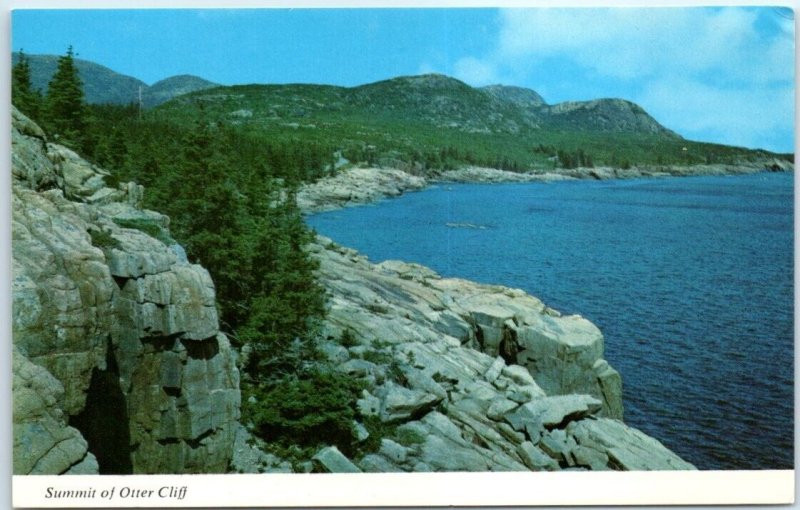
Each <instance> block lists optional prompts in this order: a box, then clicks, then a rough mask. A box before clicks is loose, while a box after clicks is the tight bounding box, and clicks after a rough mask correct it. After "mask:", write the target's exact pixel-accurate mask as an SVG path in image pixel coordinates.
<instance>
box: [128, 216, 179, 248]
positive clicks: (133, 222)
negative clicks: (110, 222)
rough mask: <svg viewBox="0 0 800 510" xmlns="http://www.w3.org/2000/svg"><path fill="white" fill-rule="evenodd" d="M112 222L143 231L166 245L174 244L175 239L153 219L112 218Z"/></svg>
mask: <svg viewBox="0 0 800 510" xmlns="http://www.w3.org/2000/svg"><path fill="white" fill-rule="evenodd" d="M114 223H116V224H117V225H119V226H120V227H122V228H132V229H135V230H138V231H140V232H144V233H145V234H147V235H149V236H150V237H153V238H155V239H158V240H159V241H161V242H162V243H164V244H166V245H170V244H175V240H174V239H173V238H172V237H171V236H170V235H169V234H168V233H167V232H166V231H165V230H164V229H163V228H162V227H161V226H160V225H158V224H157V223H155V222H154V221H151V220H145V219H139V218H114Z"/></svg>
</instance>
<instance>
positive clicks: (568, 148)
mask: <svg viewBox="0 0 800 510" xmlns="http://www.w3.org/2000/svg"><path fill="white" fill-rule="evenodd" d="M149 115H150V118H152V119H158V120H159V121H161V122H171V123H177V124H185V125H189V124H190V123H196V122H198V121H200V120H205V121H207V122H212V123H215V124H216V125H229V126H233V127H235V128H236V129H239V130H243V132H247V133H248V136H250V137H255V138H263V139H264V140H270V141H272V142H276V141H286V142H289V143H308V144H315V145H318V146H323V147H326V148H328V149H330V150H331V151H332V152H338V153H341V154H343V155H344V157H345V158H346V159H348V160H350V161H352V162H366V163H369V164H383V165H387V166H398V167H401V168H405V169H407V170H411V171H418V172H422V173H425V172H428V171H431V170H436V169H449V168H457V167H459V166H463V165H482V166H492V167H499V168H505V169H509V170H515V171H536V170H547V169H551V168H553V167H556V166H574V165H582V166H591V165H608V166H623V167H624V166H627V165H630V164H697V163H735V162H738V161H746V160H755V159H760V158H763V157H764V156H765V155H766V154H767V153H765V152H764V151H756V150H750V149H744V148H737V147H729V146H724V145H718V144H709V143H699V142H692V141H689V140H685V139H683V138H682V137H681V136H679V135H678V134H676V133H674V132H673V131H671V130H669V129H668V128H666V127H664V126H662V125H661V124H659V123H658V122H657V121H656V120H655V119H654V118H653V117H651V116H650V115H649V114H647V112H646V111H645V110H644V109H642V108H641V107H640V106H638V105H636V104H634V103H632V102H630V101H625V100H622V99H597V100H592V101H584V102H568V103H560V104H555V105H548V104H547V103H546V102H545V101H544V99H543V98H542V97H541V96H539V94H537V93H536V92H534V91H532V90H528V89H522V88H518V87H504V86H491V87H484V88H473V87H470V86H469V85H467V84H465V83H463V82H461V81H459V80H456V79H454V78H449V77H446V76H442V75H436V74H431V75H422V76H405V77H399V78H393V79H390V80H384V81H380V82H376V83H370V84H366V85H362V86H358V87H352V88H345V87H336V86H329V85H301V84H292V85H243V86H231V87H215V88H211V89H206V90H203V91H198V92H193V93H190V94H187V95H184V96H180V97H178V98H176V99H174V100H172V101H170V102H167V103H165V104H163V105H161V106H159V107H157V108H155V109H153V111H151V112H149Z"/></svg>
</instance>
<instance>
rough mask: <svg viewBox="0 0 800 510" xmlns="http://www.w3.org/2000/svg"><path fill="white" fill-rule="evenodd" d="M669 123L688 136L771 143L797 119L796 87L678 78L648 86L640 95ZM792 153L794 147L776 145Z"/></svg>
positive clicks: (749, 144)
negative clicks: (720, 85)
mask: <svg viewBox="0 0 800 510" xmlns="http://www.w3.org/2000/svg"><path fill="white" fill-rule="evenodd" d="M638 100H639V103H640V104H641V105H642V106H644V107H645V109H647V110H648V111H649V112H650V113H651V114H652V115H654V116H655V117H656V118H657V119H659V120H660V121H661V122H662V123H664V124H666V125H668V126H674V125H680V126H681V131H682V132H683V134H684V135H685V136H687V137H688V138H702V139H704V140H705V141H714V140H715V138H716V139H721V140H725V143H728V144H731V145H739V146H746V147H769V146H770V145H772V144H774V143H775V137H776V134H777V135H783V136H786V135H787V134H788V132H787V131H788V130H789V129H790V128H791V123H787V122H786V119H787V117H790V118H791V117H793V112H794V89H793V87H791V86H788V87H777V88H770V89H766V88H763V89H758V90H751V89H722V88H718V87H710V86H708V85H704V84H702V83H699V82H697V81H691V80H685V79H681V78H676V79H673V80H661V81H658V82H654V83H651V84H649V85H648V86H647V87H646V89H645V91H644V93H643V94H642V95H641V96H640V98H639V99H638ZM776 149H777V150H781V151H789V150H791V149H790V148H789V147H785V146H782V147H776Z"/></svg>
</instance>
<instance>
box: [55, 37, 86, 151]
mask: <svg viewBox="0 0 800 510" xmlns="http://www.w3.org/2000/svg"><path fill="white" fill-rule="evenodd" d="M46 121H47V124H48V127H49V128H50V130H51V132H52V133H54V134H57V135H59V136H61V137H63V138H65V139H66V140H62V142H63V141H66V142H72V144H74V145H77V146H80V144H81V137H82V135H83V132H84V128H85V124H86V118H85V112H84V103H83V84H82V83H81V80H80V78H79V77H78V69H77V68H76V67H75V60H74V58H73V51H72V46H70V47H69V48H68V49H67V54H66V55H64V56H63V57H59V58H58V69H57V70H56V73H55V75H53V79H52V80H50V84H49V85H48V88H47V102H46Z"/></svg>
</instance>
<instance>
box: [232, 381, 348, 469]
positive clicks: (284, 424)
mask: <svg viewBox="0 0 800 510" xmlns="http://www.w3.org/2000/svg"><path fill="white" fill-rule="evenodd" d="M362 387H363V385H362V383H360V382H359V381H357V380H354V379H352V378H350V377H348V376H346V375H344V374H341V373H338V372H335V371H325V370H323V369H321V368H320V367H316V368H313V369H310V370H307V371H305V372H303V373H300V374H299V376H298V377H297V378H293V377H287V378H285V379H283V380H280V381H277V382H275V383H266V384H260V385H254V386H253V387H252V388H250V393H251V395H252V396H254V397H255V399H254V402H251V401H250V398H249V396H248V397H247V398H245V404H244V412H245V417H246V419H248V420H249V421H251V422H252V423H253V425H255V428H256V434H257V435H258V436H259V437H261V438H262V439H264V440H265V441H267V442H276V443H279V444H284V445H289V444H298V445H300V446H301V447H313V446H317V445H323V444H325V445H336V446H337V447H338V448H339V450H341V451H342V452H343V453H345V455H349V454H352V452H353V451H354V450H353V445H354V443H355V434H354V430H353V420H354V419H355V402H356V400H357V399H358V396H359V393H360V391H361V389H362Z"/></svg>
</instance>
